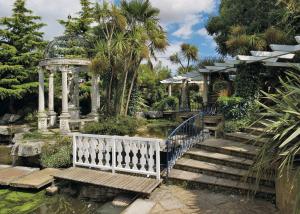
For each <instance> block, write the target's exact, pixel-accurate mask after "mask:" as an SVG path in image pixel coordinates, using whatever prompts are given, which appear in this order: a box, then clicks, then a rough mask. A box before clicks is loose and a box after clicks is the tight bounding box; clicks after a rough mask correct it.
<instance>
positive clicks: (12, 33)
mask: <svg viewBox="0 0 300 214" xmlns="http://www.w3.org/2000/svg"><path fill="white" fill-rule="evenodd" d="M39 20H40V17H39V16H35V15H33V12H32V11H31V10H29V9H27V8H26V7H25V0H16V1H15V3H14V6H13V13H12V16H11V17H3V18H0V27H1V28H0V101H1V102H2V101H3V100H5V101H8V100H9V104H10V111H11V112H13V111H14V103H15V101H16V100H20V99H22V98H24V97H25V96H27V95H29V94H32V93H37V88H38V82H37V78H38V75H37V65H38V62H39V61H40V60H41V59H42V48H43V47H44V46H45V45H46V43H45V42H44V40H43V33H42V32H40V29H41V28H42V27H43V26H44V24H43V23H40V22H39ZM4 103H5V102H4Z"/></svg>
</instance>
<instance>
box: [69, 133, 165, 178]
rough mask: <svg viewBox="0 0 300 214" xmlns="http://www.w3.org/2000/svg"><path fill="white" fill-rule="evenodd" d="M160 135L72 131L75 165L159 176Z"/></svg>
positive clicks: (113, 171)
mask: <svg viewBox="0 0 300 214" xmlns="http://www.w3.org/2000/svg"><path fill="white" fill-rule="evenodd" d="M161 143H163V141H162V140H159V139H151V138H139V137H123V136H106V135H88V134H74V135H73V166H74V167H75V166H84V167H90V168H98V169H101V170H111V171H112V173H115V171H122V172H128V173H134V174H144V175H147V176H156V179H158V180H159V179H160V144H161Z"/></svg>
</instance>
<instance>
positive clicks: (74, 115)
mask: <svg viewBox="0 0 300 214" xmlns="http://www.w3.org/2000/svg"><path fill="white" fill-rule="evenodd" d="M69 113H70V116H71V119H72V120H79V119H80V111H79V108H77V107H75V106H70V107H69Z"/></svg>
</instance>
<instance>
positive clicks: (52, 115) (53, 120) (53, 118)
mask: <svg viewBox="0 0 300 214" xmlns="http://www.w3.org/2000/svg"><path fill="white" fill-rule="evenodd" d="M48 114H49V119H50V121H49V127H54V126H55V125H56V121H57V114H56V112H54V111H52V112H49V113H48Z"/></svg>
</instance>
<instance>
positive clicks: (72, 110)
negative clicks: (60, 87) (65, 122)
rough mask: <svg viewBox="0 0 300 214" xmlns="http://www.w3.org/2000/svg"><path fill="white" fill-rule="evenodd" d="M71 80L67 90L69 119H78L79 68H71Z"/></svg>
mask: <svg viewBox="0 0 300 214" xmlns="http://www.w3.org/2000/svg"><path fill="white" fill-rule="evenodd" d="M71 75H72V78H71V79H69V81H70V88H69V90H70V91H69V95H68V96H69V97H70V102H69V114H70V115H71V119H74V120H78V119H80V109H79V68H72V74H71Z"/></svg>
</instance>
